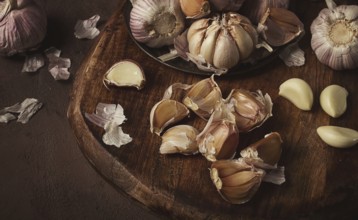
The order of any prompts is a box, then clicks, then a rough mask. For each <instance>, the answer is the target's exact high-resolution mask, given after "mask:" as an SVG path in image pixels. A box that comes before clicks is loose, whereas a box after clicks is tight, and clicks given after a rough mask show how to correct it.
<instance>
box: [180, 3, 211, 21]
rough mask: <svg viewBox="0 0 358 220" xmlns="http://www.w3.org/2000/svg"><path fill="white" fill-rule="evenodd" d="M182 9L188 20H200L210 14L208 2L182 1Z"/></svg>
mask: <svg viewBox="0 0 358 220" xmlns="http://www.w3.org/2000/svg"><path fill="white" fill-rule="evenodd" d="M180 7H181V9H182V11H183V13H184V14H185V15H186V16H187V18H193V19H198V18H202V17H204V16H206V15H208V14H209V13H210V4H209V1H208V0H180Z"/></svg>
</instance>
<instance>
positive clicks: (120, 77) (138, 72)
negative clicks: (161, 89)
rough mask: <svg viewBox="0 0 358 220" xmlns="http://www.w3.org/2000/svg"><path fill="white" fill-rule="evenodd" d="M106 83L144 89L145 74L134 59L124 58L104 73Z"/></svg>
mask: <svg viewBox="0 0 358 220" xmlns="http://www.w3.org/2000/svg"><path fill="white" fill-rule="evenodd" d="M103 83H104V85H105V86H106V87H107V86H108V85H115V86H118V87H132V86H133V87H136V88H137V89H138V90H140V89H142V88H143V86H144V83H145V75H144V72H143V69H142V68H141V67H140V66H139V64H138V63H137V62H135V61H133V60H122V61H119V62H118V63H116V64H114V65H113V66H112V67H111V68H110V69H109V70H108V71H107V73H106V74H105V75H104V79H103Z"/></svg>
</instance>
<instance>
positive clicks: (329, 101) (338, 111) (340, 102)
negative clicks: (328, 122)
mask: <svg viewBox="0 0 358 220" xmlns="http://www.w3.org/2000/svg"><path fill="white" fill-rule="evenodd" d="M347 96H348V91H347V90H346V89H345V88H343V87H342V86H339V85H330V86H327V87H326V88H325V89H324V90H323V91H322V92H321V95H320V99H319V100H320V104H321V107H322V109H323V110H324V111H325V112H326V113H327V114H328V115H330V116H331V117H333V118H338V117H340V116H341V115H342V114H343V113H344V112H345V111H346V109H347Z"/></svg>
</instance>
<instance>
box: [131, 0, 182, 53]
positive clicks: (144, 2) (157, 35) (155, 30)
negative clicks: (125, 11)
mask: <svg viewBox="0 0 358 220" xmlns="http://www.w3.org/2000/svg"><path fill="white" fill-rule="evenodd" d="M184 23H185V18H184V15H183V13H182V11H181V8H180V3H179V1H178V0H167V1H162V0H137V1H135V2H134V4H133V8H132V10H131V13H130V21H129V26H130V29H131V32H132V35H133V37H134V38H135V39H136V40H137V41H138V42H141V43H145V44H146V45H147V46H149V47H153V48H159V47H162V46H165V45H171V44H173V42H174V38H175V37H176V36H178V35H179V34H180V33H181V32H182V31H183V30H184V26H185V24H184Z"/></svg>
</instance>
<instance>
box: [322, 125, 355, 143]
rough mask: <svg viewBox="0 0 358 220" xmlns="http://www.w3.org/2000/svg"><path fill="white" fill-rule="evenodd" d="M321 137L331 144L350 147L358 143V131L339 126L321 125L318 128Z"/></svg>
mask: <svg viewBox="0 0 358 220" xmlns="http://www.w3.org/2000/svg"><path fill="white" fill-rule="evenodd" d="M317 133H318V135H319V137H320V138H321V139H322V140H323V141H324V142H325V143H326V144H328V145H329V146H331V147H336V148H349V147H353V146H354V145H356V144H357V143H358V131H356V130H353V129H350V128H344V127H339V126H321V127H319V128H317Z"/></svg>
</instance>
